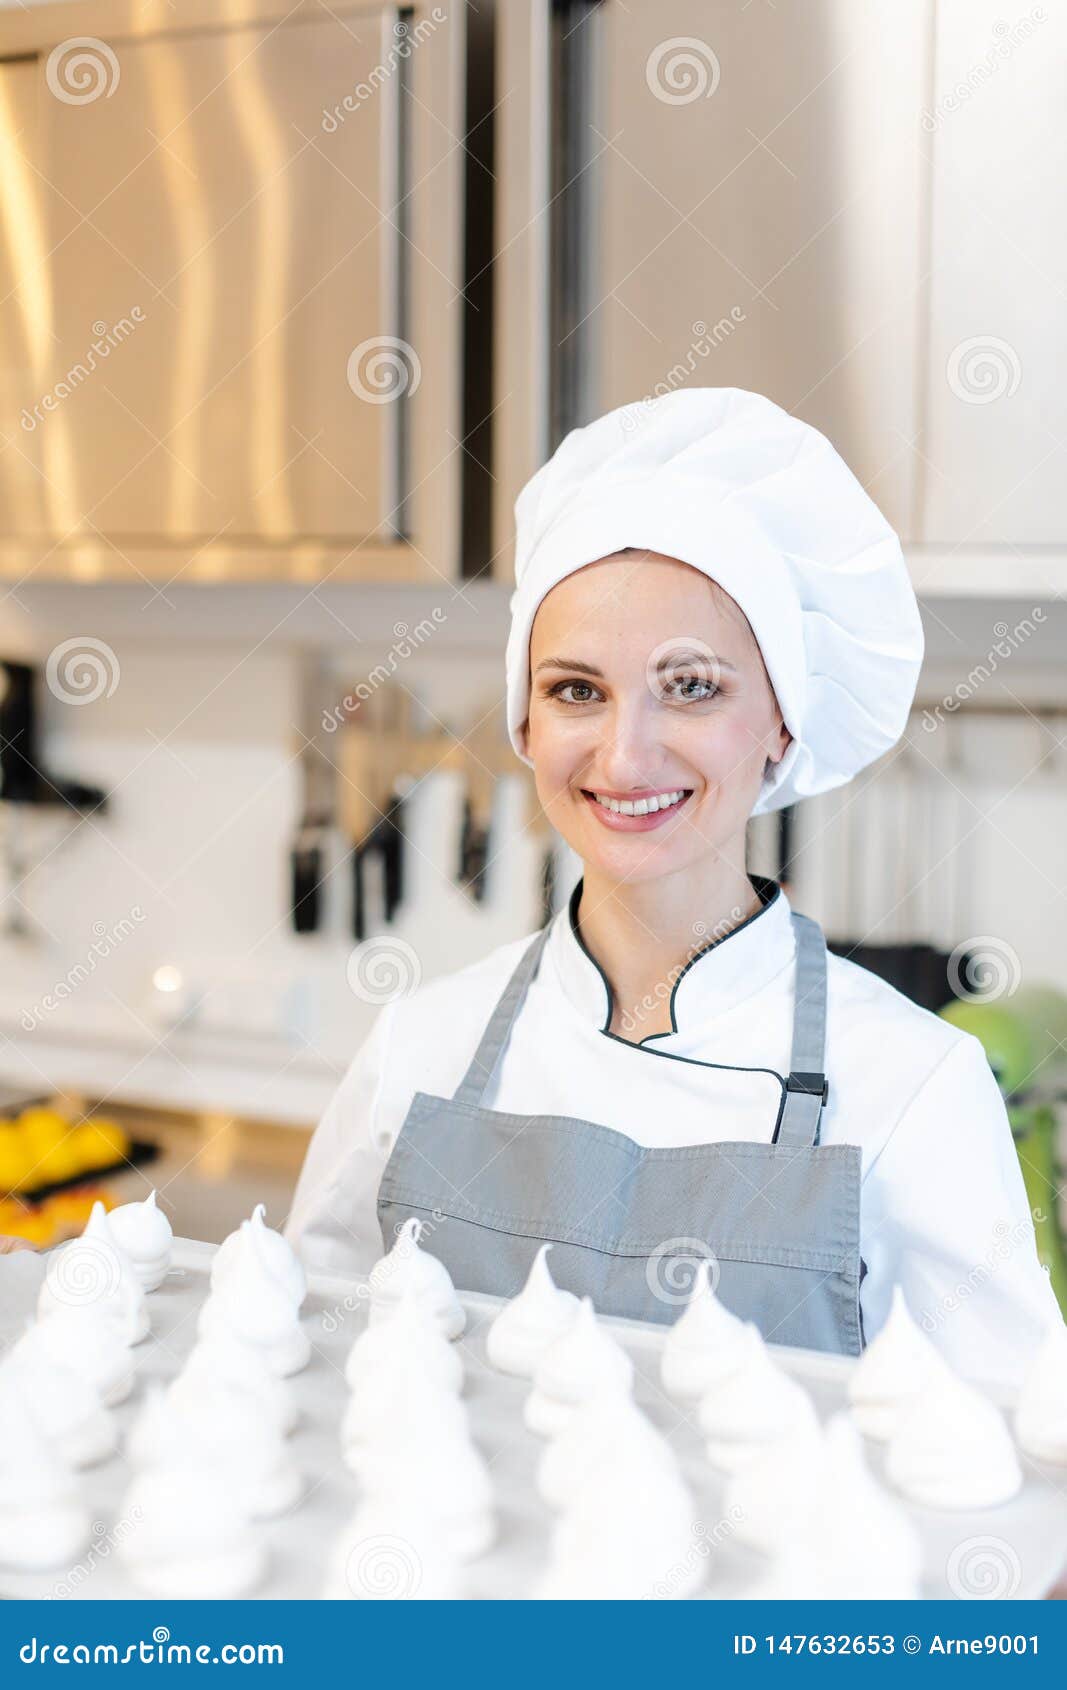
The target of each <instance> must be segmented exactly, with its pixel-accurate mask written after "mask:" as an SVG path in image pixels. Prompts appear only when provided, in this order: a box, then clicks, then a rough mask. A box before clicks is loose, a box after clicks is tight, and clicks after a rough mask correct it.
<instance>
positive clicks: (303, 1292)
mask: <svg viewBox="0 0 1067 1690" xmlns="http://www.w3.org/2000/svg"><path fill="white" fill-rule="evenodd" d="M266 1214H267V1211H266V1208H265V1206H264V1205H263V1204H262V1203H257V1204H256V1206H255V1208H254V1209H253V1210H252V1214H251V1218H250V1219H249V1220H247V1221H242V1222H241V1224H240V1226H239V1227H238V1228H237V1230H236V1231H235V1232H231V1233H230V1234H229V1236H228V1237H226V1238H224V1239H223V1241H222V1243H221V1244H220V1245H219V1247H218V1249H217V1250H216V1252H215V1256H214V1259H213V1261H212V1263H211V1289H212V1290H213V1291H217V1290H218V1289H219V1287H220V1286H221V1285H222V1284H223V1283H224V1281H225V1279H226V1277H227V1275H228V1274H230V1273H231V1272H232V1271H233V1268H234V1267H235V1265H236V1264H237V1263H238V1262H239V1261H240V1260H241V1259H242V1258H243V1257H252V1258H253V1259H254V1260H255V1261H256V1262H257V1263H258V1264H259V1265H260V1266H261V1267H262V1269H263V1271H264V1272H265V1273H267V1274H269V1275H270V1277H271V1278H272V1279H274V1280H276V1281H277V1283H278V1284H279V1285H281V1286H282V1287H283V1288H284V1289H285V1291H287V1292H288V1294H289V1296H290V1298H291V1299H292V1303H293V1307H294V1308H297V1309H298V1308H299V1307H300V1305H301V1304H302V1303H303V1301H304V1298H305V1297H306V1296H307V1288H308V1287H307V1275H306V1274H305V1272H304V1269H303V1266H302V1264H301V1262H300V1259H299V1257H298V1256H297V1254H296V1251H295V1250H294V1249H293V1247H292V1245H291V1244H290V1243H289V1241H288V1239H286V1238H283V1236H282V1234H281V1233H280V1232H275V1231H274V1230H273V1228H271V1227H269V1226H268V1225H267V1224H266Z"/></svg>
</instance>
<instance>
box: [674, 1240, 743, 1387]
mask: <svg viewBox="0 0 1067 1690" xmlns="http://www.w3.org/2000/svg"><path fill="white" fill-rule="evenodd" d="M710 1270H711V1264H710V1263H709V1262H707V1261H701V1262H700V1264H699V1265H698V1267H697V1271H696V1277H695V1279H694V1282H693V1292H692V1295H691V1297H690V1299H689V1301H688V1303H687V1304H686V1306H685V1308H684V1310H683V1311H682V1314H681V1316H680V1318H679V1319H678V1320H676V1321H675V1323H674V1325H673V1326H672V1327H671V1329H670V1331H669V1332H668V1333H667V1338H666V1341H665V1343H664V1345H663V1356H662V1361H661V1377H662V1380H663V1388H664V1390H665V1391H667V1392H668V1393H669V1394H670V1395H671V1396H672V1397H679V1398H681V1399H682V1400H683V1401H695V1400H696V1399H697V1398H698V1397H702V1396H704V1395H705V1394H706V1393H707V1392H708V1391H710V1390H712V1388H713V1387H714V1386H715V1385H717V1384H718V1383H719V1381H720V1380H721V1379H725V1378H726V1376H727V1374H729V1373H731V1372H732V1371H733V1370H734V1368H735V1367H736V1366H737V1365H738V1364H739V1362H740V1360H741V1357H742V1354H743V1346H742V1343H741V1334H742V1332H743V1331H744V1325H745V1323H744V1321H743V1320H740V1319H738V1317H737V1315H735V1314H731V1312H730V1310H729V1309H728V1308H727V1307H726V1306H725V1304H723V1303H721V1302H720V1301H719V1299H718V1297H717V1296H716V1295H715V1292H714V1290H713V1289H712V1285H711V1277H710Z"/></svg>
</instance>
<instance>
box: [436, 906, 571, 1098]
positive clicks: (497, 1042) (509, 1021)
mask: <svg viewBox="0 0 1067 1690" xmlns="http://www.w3.org/2000/svg"><path fill="white" fill-rule="evenodd" d="M551 925H552V923H551V922H548V923H546V925H545V926H544V927H542V929H541V931H540V933H538V934H536V935H535V936H534V938H533V939H531V941H530V943H529V944H528V945H527V947H526V949H525V950H524V951H523V953H522V956H521V957H520V958H519V962H518V966H517V968H516V969H515V972H514V973H513V974H512V976H511V979H510V980H509V981H508V983H507V985H506V986H505V987H504V990H503V991H502V992H501V994H500V997H499V999H498V1001H497V1006H496V1008H495V1009H494V1011H493V1013H492V1015H491V1016H490V1017H489V1021H488V1024H487V1026H486V1029H485V1032H484V1033H483V1034H482V1036H481V1039H480V1040H479V1042H478V1049H477V1050H476V1051H475V1053H474V1055H473V1057H472V1058H471V1065H470V1067H469V1068H468V1069H467V1072H466V1074H465V1075H464V1076H463V1078H462V1080H461V1081H460V1083H459V1085H458V1086H457V1087H456V1089H455V1092H454V1093H453V1101H454V1102H456V1103H472V1104H477V1105H480V1104H481V1103H482V1100H483V1098H484V1097H485V1092H486V1088H487V1086H488V1084H489V1081H490V1079H491V1077H492V1073H493V1069H494V1068H495V1067H496V1065H497V1061H498V1059H499V1057H500V1053H501V1051H502V1050H503V1049H504V1046H505V1045H506V1044H507V1042H508V1039H509V1038H510V1036H511V1029H512V1026H513V1025H514V1022H515V1017H516V1015H518V1013H519V1009H520V1007H521V1005H522V1000H523V998H524V997H525V996H526V988H527V986H528V985H529V984H530V981H531V980H532V979H533V977H534V973H535V971H536V969H537V964H538V963H539V962H540V960H541V952H542V951H543V950H544V948H545V943H546V941H547V939H548V934H549V928H550V927H551Z"/></svg>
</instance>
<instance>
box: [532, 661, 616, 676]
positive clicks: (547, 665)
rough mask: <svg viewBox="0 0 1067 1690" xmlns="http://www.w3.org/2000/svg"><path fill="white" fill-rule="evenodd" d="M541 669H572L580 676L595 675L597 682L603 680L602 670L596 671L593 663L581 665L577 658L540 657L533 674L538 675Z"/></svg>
mask: <svg viewBox="0 0 1067 1690" xmlns="http://www.w3.org/2000/svg"><path fill="white" fill-rule="evenodd" d="M542 669H574V670H577V672H578V673H579V674H581V675H595V676H596V678H597V680H598V681H602V680H603V679H604V671H603V669H598V668H597V667H596V665H595V664H594V663H583V662H582V661H581V659H580V658H577V657H542V659H541V661H540V663H539V664H538V665H537V668H536V669H535V670H534V674H535V675H539V674H540V673H541V670H542Z"/></svg>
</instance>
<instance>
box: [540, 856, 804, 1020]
mask: <svg viewBox="0 0 1067 1690" xmlns="http://www.w3.org/2000/svg"><path fill="white" fill-rule="evenodd" d="M749 879H750V880H751V882H752V885H753V887H754V889H755V890H756V892H757V893H758V894H759V897H760V908H759V909H758V910H756V911H755V912H754V914H752V915H750V916H749V917H748V918H747V919H746V920H745V921H743V922H742V923H741V925H740V926H739V927H734V928H732V929H731V930H730V931H729V932H728V933H726V934H724V935H723V936H722V937H721V938H718V939H716V938H712V939H710V940H709V941H707V942H706V943H703V944H702V946H701V948H700V949H699V950H695V951H694V953H693V955H692V956H691V957H690V958H689V960H688V962H686V963H685V965H684V966H683V967H682V968H681V969H680V970H677V971H676V972H675V975H674V977H673V979H672V980H671V979H668V980H665V981H664V982H663V983H662V985H661V986H660V987H658V988H657V987H653V988H652V989H651V990H650V995H649V1000H648V1015H649V1023H650V1025H654V1024H655V1023H657V1022H658V1021H659V1019H660V1016H661V1012H662V1005H663V1004H664V1003H665V1002H668V1003H669V1006H670V1016H671V1026H672V1028H673V1031H674V1033H681V1034H683V1035H685V1034H691V1033H693V1032H694V1031H699V1029H700V1027H701V1026H702V1025H704V1024H705V1023H706V1022H707V1021H708V1020H709V1019H711V1018H713V1017H714V1016H716V1015H720V1014H722V1013H723V1011H725V1010H727V1009H732V1008H734V1007H736V1005H737V1004H739V1003H743V1002H744V1000H745V999H746V998H750V997H753V996H754V995H755V994H756V993H757V992H759V991H761V990H762V989H763V987H764V986H766V985H767V984H768V983H769V982H770V981H771V980H773V979H774V977H775V975H777V974H779V973H780V972H781V971H782V969H784V968H785V967H786V966H787V965H788V964H789V963H790V962H792V960H793V957H794V954H795V948H796V947H795V941H794V937H793V924H792V920H791V910H790V907H789V901H788V899H787V898H786V895H785V893H784V892H783V891H782V888H781V887H780V886H779V885H778V884H777V882H776V881H773V880H767V879H765V878H764V877H763V876H762V875H758V874H750V875H749ZM581 895H582V881H581V880H579V882H578V884H577V886H575V888H574V891H573V892H572V893H571V896H570V898H569V900H568V902H567V903H566V905H565V906H564V907H563V909H561V910H559V911H557V913H556V915H555V916H554V918H553V921H552V931H551V933H550V934H549V937H548V942H547V944H546V946H545V954H546V957H547V958H548V960H549V962H550V966H551V967H552V968H553V969H554V971H555V976H556V980H557V983H558V985H559V986H560V988H561V990H562V991H563V993H564V994H565V996H566V997H567V998H568V999H569V1000H570V1002H571V1003H572V1005H573V1006H574V1008H575V1009H576V1010H577V1011H578V1013H579V1014H580V1015H582V1016H584V1017H585V1018H586V1019H588V1020H590V1021H592V1022H593V1023H594V1024H595V1025H596V1026H597V1027H598V1028H599V1029H600V1031H601V1032H602V1033H607V1032H608V1030H609V1026H610V1022H611V1011H612V993H611V988H610V986H609V984H608V980H607V976H606V975H605V974H604V972H603V970H602V968H601V967H600V964H599V963H598V962H597V961H596V958H595V957H594V956H592V954H591V953H590V952H589V951H588V950H587V949H586V945H585V941H584V939H583V938H582V935H581V933H580V931H579V928H578V921H577V910H578V904H579V901H580V899H581ZM635 1019H638V1018H637V1017H635ZM615 1036H621V1035H615ZM625 1036H626V1038H627V1039H628V1040H630V1041H631V1042H632V1041H633V1040H634V1039H635V1038H636V1039H640V1042H641V1043H642V1044H643V1043H646V1042H647V1040H649V1039H656V1038H670V1037H671V1036H672V1034H670V1033H649V1034H647V1035H645V1036H644V1037H642V1036H641V1032H640V1027H639V1025H637V1026H634V1027H633V1028H628V1029H627V1031H626V1035H625Z"/></svg>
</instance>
